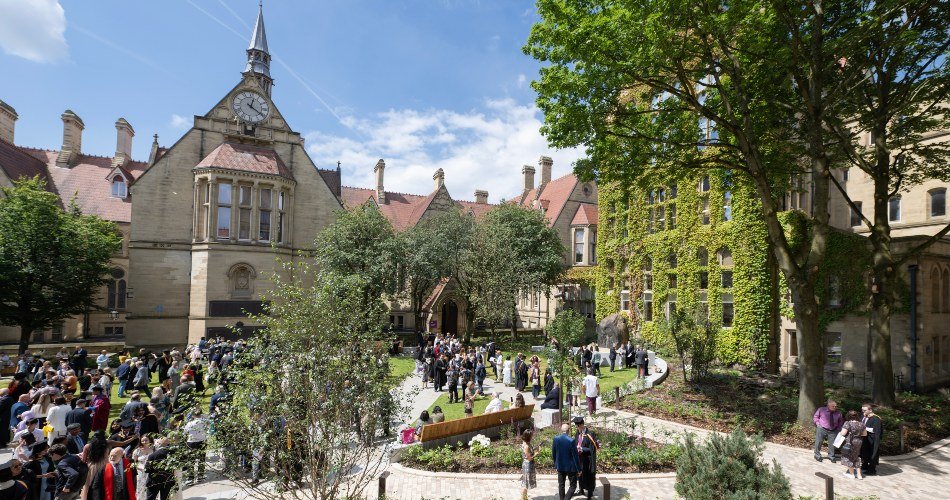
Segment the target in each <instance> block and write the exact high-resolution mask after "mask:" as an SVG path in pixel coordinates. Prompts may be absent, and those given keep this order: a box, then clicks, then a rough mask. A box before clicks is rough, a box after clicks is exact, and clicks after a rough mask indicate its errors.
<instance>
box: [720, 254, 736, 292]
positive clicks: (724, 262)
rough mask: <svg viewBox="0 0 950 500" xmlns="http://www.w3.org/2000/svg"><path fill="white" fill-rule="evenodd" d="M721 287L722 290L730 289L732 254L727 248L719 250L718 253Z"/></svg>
mask: <svg viewBox="0 0 950 500" xmlns="http://www.w3.org/2000/svg"><path fill="white" fill-rule="evenodd" d="M718 257H719V268H720V276H721V280H722V281H721V285H722V287H723V288H732V268H733V263H732V252H731V251H730V250H729V249H728V248H725V247H723V248H720V249H719V252H718Z"/></svg>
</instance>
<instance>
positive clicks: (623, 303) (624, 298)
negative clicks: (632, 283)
mask: <svg viewBox="0 0 950 500" xmlns="http://www.w3.org/2000/svg"><path fill="white" fill-rule="evenodd" d="M620 310H621V311H629V310H630V290H621V291H620Z"/></svg>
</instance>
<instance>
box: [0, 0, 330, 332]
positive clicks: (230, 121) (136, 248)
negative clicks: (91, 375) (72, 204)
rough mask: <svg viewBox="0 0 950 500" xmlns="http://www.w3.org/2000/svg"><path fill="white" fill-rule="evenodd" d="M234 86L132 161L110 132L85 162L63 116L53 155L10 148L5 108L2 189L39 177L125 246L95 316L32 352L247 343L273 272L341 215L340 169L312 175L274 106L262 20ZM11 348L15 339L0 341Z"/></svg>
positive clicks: (126, 144)
mask: <svg viewBox="0 0 950 500" xmlns="http://www.w3.org/2000/svg"><path fill="white" fill-rule="evenodd" d="M246 53H247V64H246V66H245V68H244V71H243V72H242V73H241V78H240V79H239V81H238V82H237V84H236V85H235V86H234V87H233V88H231V89H230V90H228V91H227V92H226V93H225V95H224V96H223V97H222V99H221V100H220V101H218V102H217V103H215V104H214V105H213V106H212V107H211V109H210V110H208V111H207V112H205V113H204V114H201V115H196V116H195V117H194V123H193V125H192V127H191V128H190V129H189V130H188V131H187V132H185V133H184V135H182V136H181V137H180V138H179V139H178V140H177V141H176V142H175V143H174V144H173V145H172V146H170V147H168V148H163V147H159V145H158V138H157V136H156V137H155V140H154V142H153V144H152V149H151V154H150V155H149V159H148V161H145V162H142V161H133V160H132V159H131V143H132V138H133V137H134V135H135V131H134V129H133V128H132V126H131V125H130V124H129V123H128V122H126V121H125V120H124V119H121V118H120V119H119V120H118V121H116V124H115V126H116V131H117V140H116V142H117V147H116V152H115V155H114V156H112V157H99V156H92V155H88V154H84V153H83V151H82V132H83V128H84V124H83V121H82V119H81V118H80V117H79V116H78V115H77V114H76V113H74V112H72V111H68V110H67V111H66V112H65V113H63V115H62V120H63V143H62V147H61V148H60V150H58V151H45V150H37V149H31V148H26V147H17V146H14V145H13V132H14V122H15V120H16V118H17V115H16V112H15V111H14V110H13V108H12V107H10V106H8V105H6V104H3V105H0V132H2V135H0V167H2V168H0V172H2V174H0V183H2V184H3V185H9V184H10V183H11V182H12V181H13V180H14V179H17V178H19V177H22V176H24V175H26V176H33V175H40V176H41V177H43V178H46V179H48V180H49V181H50V183H49V189H51V190H53V191H56V192H58V193H59V194H60V196H61V197H62V199H63V200H64V203H67V202H68V201H69V200H71V199H73V198H75V199H76V201H77V203H78V204H79V206H80V208H81V209H82V210H83V211H84V212H86V213H90V214H95V215H99V216H101V217H103V218H105V219H107V220H111V221H114V222H115V223H117V224H118V226H119V228H120V230H121V231H122V233H123V236H124V243H123V246H122V251H121V253H120V254H118V255H116V256H115V257H114V259H113V264H114V271H113V278H114V279H113V281H112V282H111V283H110V284H109V285H108V286H107V287H106V289H104V290H103V293H102V297H101V298H100V303H99V304H98V306H99V307H98V308H97V309H96V310H91V311H90V313H89V314H87V315H85V317H82V318H71V319H68V320H67V321H66V322H64V324H63V326H62V327H57V328H55V329H53V330H52V331H50V332H37V333H35V334H34V338H35V339H36V340H41V339H45V340H59V339H70V338H80V337H100V336H112V337H122V336H124V338H125V341H126V343H127V344H130V345H134V346H143V345H152V346H159V345H183V344H184V343H186V342H189V341H196V340H197V339H198V338H200V337H202V336H207V335H219V334H230V333H231V329H230V327H241V328H242V330H241V331H242V332H243V333H251V332H253V331H254V330H255V325H253V322H252V321H250V320H249V319H248V318H247V317H246V314H245V313H247V312H250V313H254V312H259V311H260V310H261V308H262V301H261V292H262V291H264V290H266V289H267V287H268V285H269V282H268V280H267V279H266V276H267V275H268V274H270V273H273V272H275V270H276V267H277V266H276V259H278V258H280V259H283V260H286V261H292V260H294V259H296V258H297V256H296V252H297V251H299V250H303V249H306V248H308V247H310V246H311V244H312V242H313V240H314V238H315V236H316V235H317V233H318V232H319V231H320V230H321V229H322V228H323V227H325V226H326V225H328V224H329V223H330V222H332V221H333V220H334V218H335V212H336V211H338V210H340V209H341V207H342V205H341V203H340V172H339V169H334V170H319V169H317V168H316V166H315V165H314V164H313V162H312V161H311V159H310V157H309V156H308V155H307V153H306V151H305V149H304V144H303V139H302V138H301V136H300V134H299V133H298V132H295V131H294V130H293V129H292V128H291V127H290V125H289V124H288V123H287V122H286V121H285V120H284V118H283V116H282V115H281V114H280V111H279V110H278V108H277V105H276V104H275V102H274V101H273V100H272V92H271V90H272V85H273V79H272V78H271V75H270V60H271V56H270V53H269V49H268V46H267V38H266V33H265V30H264V19H263V14H262V12H259V13H258V17H257V21H256V23H255V26H254V30H253V33H252V36H251V41H250V44H249V46H248V48H247V50H246ZM15 338H18V332H16V331H15V329H12V328H2V329H0V339H3V340H5V341H10V340H13V339H15Z"/></svg>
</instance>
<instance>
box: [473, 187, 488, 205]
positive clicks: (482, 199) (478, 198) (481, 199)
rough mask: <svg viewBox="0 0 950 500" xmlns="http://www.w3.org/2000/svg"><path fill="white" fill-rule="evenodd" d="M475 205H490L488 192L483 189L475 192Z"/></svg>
mask: <svg viewBox="0 0 950 500" xmlns="http://www.w3.org/2000/svg"><path fill="white" fill-rule="evenodd" d="M475 203H478V204H480V205H485V204H487V203H488V191H485V190H482V189H476V190H475Z"/></svg>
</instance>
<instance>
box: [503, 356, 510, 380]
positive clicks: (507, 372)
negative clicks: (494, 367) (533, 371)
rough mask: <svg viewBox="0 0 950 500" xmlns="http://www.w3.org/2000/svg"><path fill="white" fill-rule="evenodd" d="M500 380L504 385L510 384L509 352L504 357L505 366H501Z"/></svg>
mask: <svg viewBox="0 0 950 500" xmlns="http://www.w3.org/2000/svg"><path fill="white" fill-rule="evenodd" d="M502 380H503V381H504V383H505V386H506V387H507V386H509V385H511V355H510V354H509V355H508V356H507V357H506V358H505V367H504V368H502Z"/></svg>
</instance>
